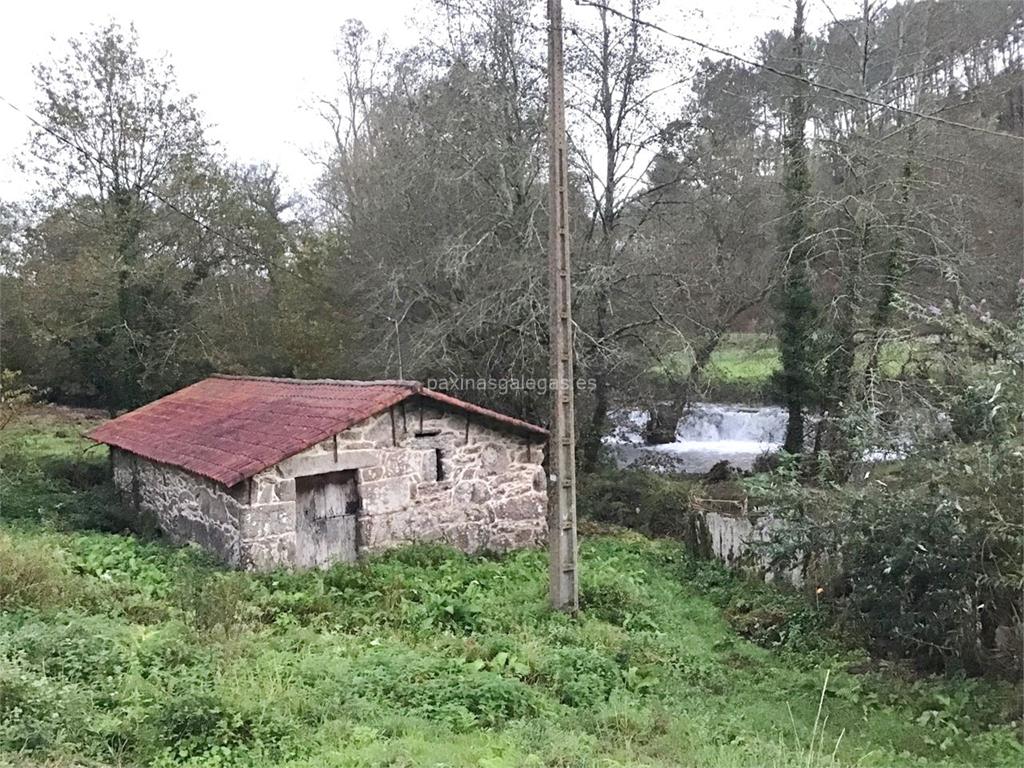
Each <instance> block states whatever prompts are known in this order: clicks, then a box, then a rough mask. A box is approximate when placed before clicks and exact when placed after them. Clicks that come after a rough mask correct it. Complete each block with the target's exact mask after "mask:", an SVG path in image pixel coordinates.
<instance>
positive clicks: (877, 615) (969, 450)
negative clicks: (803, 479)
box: [771, 444, 1024, 675]
mask: <svg viewBox="0 0 1024 768" xmlns="http://www.w3.org/2000/svg"><path fill="white" fill-rule="evenodd" d="M1022 478H1024V452H1020V451H1017V452H1013V451H1011V452H1007V451H1005V450H1001V449H998V448H993V447H992V446H990V445H986V444H977V445H971V446H960V447H953V448H949V449H946V450H943V451H940V452H938V453H934V454H930V455H928V454H925V455H918V456H915V457H913V458H911V459H909V460H908V461H907V462H906V463H905V464H904V466H903V467H902V468H901V469H900V470H899V471H898V472H894V473H891V474H890V475H889V476H888V477H886V479H885V481H884V482H875V483H869V484H867V485H863V486H859V487H845V488H833V489H831V490H830V491H829V492H828V493H821V492H816V491H813V490H803V489H799V487H798V486H796V485H795V484H794V485H792V486H791V487H790V488H789V489H788V490H786V491H785V495H786V497H787V498H789V499H791V498H793V496H794V495H797V496H799V495H800V494H804V495H809V496H810V497H811V498H812V499H813V502H814V503H813V504H809V503H805V504H798V505H794V506H791V507H790V508H789V509H790V514H788V515H787V516H786V520H785V524H784V525H783V527H782V528H780V529H779V530H777V531H775V532H774V534H773V537H772V539H773V540H772V545H771V546H772V548H773V549H774V551H775V553H776V555H777V556H778V557H779V558H780V560H782V561H783V562H784V563H785V564H793V563H794V559H803V558H806V557H808V555H810V556H813V557H816V558H821V559H828V560H829V561H830V562H831V563H832V566H833V568H834V569H835V570H836V571H837V575H836V578H835V579H834V581H833V583H832V584H829V585H827V587H828V588H827V589H826V592H825V594H824V598H825V604H826V605H828V606H830V607H831V608H832V609H833V610H834V611H835V612H836V613H837V614H838V615H839V616H840V618H841V619H843V620H844V622H845V623H846V624H847V626H849V627H850V628H851V629H853V630H855V631H858V632H859V633H861V634H863V635H864V636H865V637H866V639H867V641H868V643H869V645H870V646H871V647H872V648H873V649H874V650H875V651H876V652H880V653H884V654H887V655H893V656H900V657H909V658H913V659H915V660H916V661H917V662H919V664H921V666H923V667H925V668H928V669H936V668H945V669H965V670H967V671H969V672H980V671H983V670H992V671H1000V672H1002V673H1004V674H1006V673H1009V674H1011V675H1016V674H1018V670H1019V669H1020V648H1019V647H1018V648H1016V649H1014V648H1012V647H1008V646H1007V644H1006V643H1005V641H1001V638H1004V637H1005V636H1006V634H1007V632H1009V633H1010V634H1011V635H1012V633H1013V632H1014V631H1019V629H1018V628H1019V626H1020V617H1021V616H1022V615H1024V597H1022V595H1021V592H1020V584H1021V583H1022V582H1024V565H1022V563H1024V521H1021V519H1020V515H1019V499H1020V498H1021V490H1022V489H1021V479H1022ZM794 510H795V512H793V511H794ZM1007 654H1009V658H1008V656H1007ZM1008 661H1009V663H1007V662H1008Z"/></svg>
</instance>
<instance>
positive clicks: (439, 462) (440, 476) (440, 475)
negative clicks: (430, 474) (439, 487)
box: [434, 448, 444, 483]
mask: <svg viewBox="0 0 1024 768" xmlns="http://www.w3.org/2000/svg"><path fill="white" fill-rule="evenodd" d="M434 464H435V465H436V467H437V469H436V473H435V474H436V476H437V482H439V483H440V482H441V481H442V480H444V454H442V453H441V449H440V448H435V449H434Z"/></svg>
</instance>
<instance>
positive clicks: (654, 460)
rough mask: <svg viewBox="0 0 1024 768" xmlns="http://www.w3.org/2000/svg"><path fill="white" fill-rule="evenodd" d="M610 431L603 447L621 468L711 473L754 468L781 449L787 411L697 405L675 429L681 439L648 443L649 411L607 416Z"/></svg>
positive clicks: (618, 412)
mask: <svg viewBox="0 0 1024 768" xmlns="http://www.w3.org/2000/svg"><path fill="white" fill-rule="evenodd" d="M608 416H609V419H610V420H611V423H612V429H611V431H610V432H609V433H608V434H607V435H605V437H604V443H605V445H606V446H608V447H609V448H610V449H611V451H612V452H613V454H614V455H615V457H616V459H617V461H618V463H619V464H620V466H632V465H634V464H638V465H639V464H642V465H645V466H652V467H654V468H657V469H665V470H671V471H681V472H706V471H707V470H708V469H710V468H711V467H712V466H713V465H714V464H716V463H717V462H719V461H722V460H723V459H724V460H727V461H729V462H730V463H731V464H733V466H736V467H740V468H743V469H749V468H750V467H751V465H753V463H754V459H756V458H757V457H758V456H759V455H760V454H762V453H765V452H768V451H774V450H778V448H779V446H780V445H781V443H782V440H783V438H784V437H785V434H786V412H785V411H784V410H783V409H781V408H776V407H770V406H766V407H749V406H744V405H726V404H721V403H694V404H693V405H692V406H691V407H690V408H689V409H688V410H687V412H686V414H685V415H684V416H683V417H682V418H681V419H680V420H679V423H678V424H677V425H676V440H675V442H672V443H665V444H664V445H652V446H648V445H646V444H645V442H644V438H643V433H644V427H646V426H647V421H648V419H649V415H648V413H647V411H642V410H637V409H632V410H628V409H622V410H617V411H612V412H611V413H609V414H608Z"/></svg>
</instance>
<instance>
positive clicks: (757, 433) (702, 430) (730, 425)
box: [676, 403, 786, 450]
mask: <svg viewBox="0 0 1024 768" xmlns="http://www.w3.org/2000/svg"><path fill="white" fill-rule="evenodd" d="M785 436H786V412H785V411H784V410H782V409H781V408H773V407H765V408H747V407H744V406H738V405H717V404H713V403H700V404H697V405H695V406H694V407H693V408H691V409H690V410H689V411H688V412H687V413H686V415H684V416H683V418H681V419H680V420H679V424H678V425H676V438H677V439H678V441H679V442H689V443H701V442H712V443H721V442H732V443H756V444H757V445H763V446H774V445H778V444H780V443H781V442H782V441H783V439H784V438H785ZM762 450H763V449H762Z"/></svg>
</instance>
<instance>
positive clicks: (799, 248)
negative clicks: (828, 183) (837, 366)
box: [779, 0, 814, 453]
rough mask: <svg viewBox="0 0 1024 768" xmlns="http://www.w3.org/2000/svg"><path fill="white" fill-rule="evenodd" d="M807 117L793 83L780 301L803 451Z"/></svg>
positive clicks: (798, 30)
mask: <svg viewBox="0 0 1024 768" xmlns="http://www.w3.org/2000/svg"><path fill="white" fill-rule="evenodd" d="M803 56H804V0H796V15H795V19H794V21H793V74H794V75H795V76H796V77H798V78H803V77H804V65H803ZM807 119H808V106H807V84H806V83H805V82H801V81H800V80H793V90H792V93H791V94H790V97H789V115H788V118H787V125H786V135H785V138H784V140H783V147H784V154H785V172H784V177H783V188H784V196H785V203H784V210H783V218H782V231H781V233H780V245H781V247H782V249H783V254H782V255H783V269H784V270H785V279H784V281H783V284H782V295H781V297H780V298H781V300H780V311H781V318H780V328H779V347H780V351H781V357H782V375H781V384H782V395H783V399H784V401H785V404H786V410H787V411H788V414H789V417H788V421H787V424H786V440H785V443H784V448H785V450H786V451H788V452H790V453H800V452H802V451H803V445H804V409H805V407H806V405H807V401H808V399H809V397H810V392H811V389H812V386H813V377H812V367H813V358H812V350H811V335H812V323H813V318H814V300H813V296H812V295H811V286H810V278H809V275H808V263H807V262H808V257H809V252H810V245H809V234H810V225H809V222H808V207H807V204H808V199H809V197H810V187H811V178H810V173H809V170H808V167H807V144H806V139H805V136H804V130H805V126H806V125H807Z"/></svg>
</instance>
